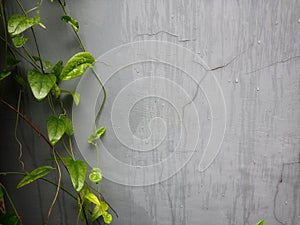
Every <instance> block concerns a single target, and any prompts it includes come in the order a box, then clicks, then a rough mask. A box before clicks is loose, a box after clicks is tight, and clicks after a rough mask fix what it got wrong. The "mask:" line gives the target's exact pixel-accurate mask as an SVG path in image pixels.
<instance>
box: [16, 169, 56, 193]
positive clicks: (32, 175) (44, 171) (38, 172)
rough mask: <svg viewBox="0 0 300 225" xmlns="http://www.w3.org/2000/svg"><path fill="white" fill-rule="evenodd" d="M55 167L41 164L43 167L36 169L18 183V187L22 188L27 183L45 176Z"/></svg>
mask: <svg viewBox="0 0 300 225" xmlns="http://www.w3.org/2000/svg"><path fill="white" fill-rule="evenodd" d="M53 169H54V168H53V167H51V166H41V167H38V168H36V169H34V170H33V171H31V172H30V173H29V174H27V175H26V176H25V177H24V178H23V179H22V180H21V181H20V182H19V183H18V185H17V188H21V187H23V186H25V185H27V184H30V183H32V182H33V181H35V180H37V179H39V178H41V177H44V176H45V175H47V174H48V173H49V172H50V171H51V170H53Z"/></svg>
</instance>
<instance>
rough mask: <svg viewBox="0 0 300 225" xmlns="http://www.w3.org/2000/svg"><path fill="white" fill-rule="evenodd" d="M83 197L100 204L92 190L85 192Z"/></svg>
mask: <svg viewBox="0 0 300 225" xmlns="http://www.w3.org/2000/svg"><path fill="white" fill-rule="evenodd" d="M84 198H85V199H87V200H89V201H90V202H92V203H94V204H95V205H100V201H99V199H98V197H97V196H96V195H95V194H93V193H92V192H89V193H87V194H86V195H85V196H84Z"/></svg>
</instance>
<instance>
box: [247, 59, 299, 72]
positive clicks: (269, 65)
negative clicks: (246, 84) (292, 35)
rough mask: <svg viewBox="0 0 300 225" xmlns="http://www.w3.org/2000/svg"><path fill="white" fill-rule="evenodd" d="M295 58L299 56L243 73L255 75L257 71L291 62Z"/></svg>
mask: <svg viewBox="0 0 300 225" xmlns="http://www.w3.org/2000/svg"><path fill="white" fill-rule="evenodd" d="M296 58H300V55H296V56H292V57H290V58H287V59H282V60H279V61H276V62H273V63H271V64H269V65H267V66H263V67H261V68H258V69H255V70H253V71H250V72H247V73H244V74H251V73H256V72H258V71H261V70H264V69H267V68H270V67H272V66H275V65H277V64H281V63H286V62H288V61H291V60H293V59H296Z"/></svg>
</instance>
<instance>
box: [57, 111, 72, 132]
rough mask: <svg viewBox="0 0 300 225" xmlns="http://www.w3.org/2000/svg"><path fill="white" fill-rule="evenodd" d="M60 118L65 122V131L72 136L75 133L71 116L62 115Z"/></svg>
mask: <svg viewBox="0 0 300 225" xmlns="http://www.w3.org/2000/svg"><path fill="white" fill-rule="evenodd" d="M59 119H60V120H63V121H64V123H65V133H66V134H67V135H69V136H72V135H73V134H74V127H73V123H72V121H71V120H70V118H69V117H68V116H67V115H60V116H59Z"/></svg>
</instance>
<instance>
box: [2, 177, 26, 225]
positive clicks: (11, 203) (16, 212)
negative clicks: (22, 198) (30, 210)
mask: <svg viewBox="0 0 300 225" xmlns="http://www.w3.org/2000/svg"><path fill="white" fill-rule="evenodd" d="M0 187H2V189H3V190H4V192H5V194H6V197H7V199H8V201H9V203H10V205H11V207H12V208H13V210H14V212H15V214H16V216H17V217H18V220H19V222H20V225H22V224H23V223H22V219H21V217H20V215H19V213H18V211H17V209H16V207H15V205H14V202H13V201H12V199H11V197H10V195H9V194H8V192H7V190H6V188H5V187H4V185H3V184H2V183H1V182H0Z"/></svg>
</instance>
